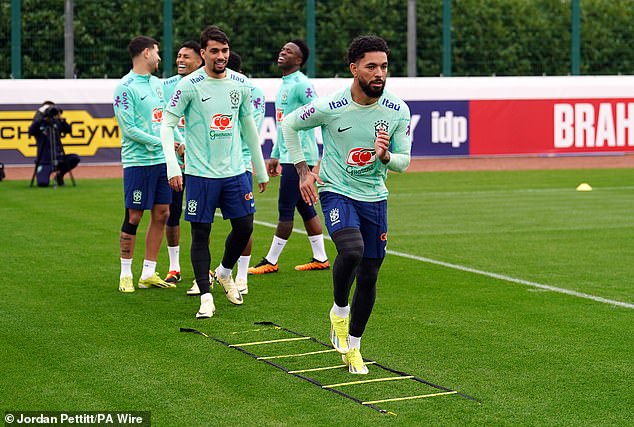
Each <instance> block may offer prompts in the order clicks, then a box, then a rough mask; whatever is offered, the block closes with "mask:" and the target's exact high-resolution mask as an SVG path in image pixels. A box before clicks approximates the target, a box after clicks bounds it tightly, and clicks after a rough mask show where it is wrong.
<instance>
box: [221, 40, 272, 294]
mask: <svg viewBox="0 0 634 427" xmlns="http://www.w3.org/2000/svg"><path fill="white" fill-rule="evenodd" d="M228 67H229V70H228V72H232V70H233V71H237V72H238V73H242V58H241V57H240V55H238V53H236V52H233V51H231V52H230V54H229V62H228ZM251 103H252V104H253V120H254V121H255V127H256V128H257V130H258V133H259V131H260V129H261V128H262V122H263V121H264V113H265V111H264V110H265V106H266V102H265V99H264V92H263V91H262V89H260V88H259V87H257V86H255V85H254V84H251ZM240 136H241V139H242V162H243V164H244V168H245V169H246V170H247V175H248V177H249V182H251V183H252V182H253V181H252V180H253V178H252V174H253V167H252V164H251V152H250V151H249V147H248V146H247V145H246V142H245V141H244V137H243V136H242V134H241V135H240ZM258 141H259V139H258ZM252 245H253V240H252V239H251V238H249V241H248V242H247V246H246V247H245V248H244V250H243V251H242V254H241V255H240V258H238V269H237V271H236V286H237V287H238V291H240V293H241V294H242V295H246V294H248V293H249V287H248V279H247V273H248V270H249V262H250V261H251V248H252Z"/></svg>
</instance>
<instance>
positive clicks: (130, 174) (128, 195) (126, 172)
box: [119, 167, 147, 292]
mask: <svg viewBox="0 0 634 427" xmlns="http://www.w3.org/2000/svg"><path fill="white" fill-rule="evenodd" d="M145 189H146V183H145V171H144V169H143V168H142V167H129V168H123V199H124V206H125V213H124V218H123V224H122V225H121V233H120V235H119V256H120V262H121V273H120V275H119V291H121V292H134V284H133V280H132V276H133V275H132V256H133V254H134V248H135V246H136V233H137V228H138V226H139V223H140V222H141V218H142V217H143V210H144V209H145V207H146V203H145V202H146V199H147V194H146V193H147V192H146V191H145ZM144 196H145V197H144Z"/></svg>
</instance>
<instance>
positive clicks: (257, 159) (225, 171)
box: [161, 25, 268, 318]
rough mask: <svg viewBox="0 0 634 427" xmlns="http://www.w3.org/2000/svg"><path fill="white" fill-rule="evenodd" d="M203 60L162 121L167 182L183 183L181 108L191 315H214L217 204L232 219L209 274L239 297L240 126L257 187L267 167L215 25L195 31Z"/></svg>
mask: <svg viewBox="0 0 634 427" xmlns="http://www.w3.org/2000/svg"><path fill="white" fill-rule="evenodd" d="M200 39H201V40H200V45H201V47H202V50H201V53H202V56H203V60H204V61H205V66H204V67H203V68H201V69H199V70H197V71H194V72H193V73H192V74H190V75H189V76H187V77H186V78H184V79H182V80H181V81H180V82H179V83H178V84H177V85H176V90H175V91H174V95H172V98H171V99H170V101H169V102H168V106H167V113H166V114H165V118H164V120H163V124H162V127H161V139H162V140H163V151H164V152H165V156H166V160H167V176H168V178H169V183H170V187H172V189H174V190H182V181H183V180H182V176H181V170H180V167H179V166H178V163H177V161H176V154H175V153H174V132H173V131H174V126H176V124H177V122H178V120H179V118H180V117H181V115H183V114H184V115H185V134H186V136H187V149H186V150H185V175H186V176H187V194H186V206H187V209H186V211H185V220H186V221H189V222H190V223H191V230H192V245H191V251H190V254H191V261H192V266H193V269H194V275H195V277H196V283H197V284H198V287H199V289H200V308H199V310H198V313H196V317H197V318H208V317H211V316H213V314H214V312H215V310H216V307H215V305H214V301H213V297H212V295H211V293H210V283H209V266H210V263H211V255H210V252H209V236H210V233H211V224H212V223H213V221H214V214H215V211H216V208H217V207H219V208H220V210H221V212H222V215H223V218H225V219H229V220H230V221H231V232H230V233H229V236H227V239H226V241H225V252H224V256H223V259H222V262H221V264H220V266H219V267H218V268H216V270H215V271H214V280H215V281H217V282H219V283H220V284H221V285H222V287H223V288H224V290H225V294H226V296H227V299H229V301H230V302H231V303H233V304H236V305H240V304H242V303H243V299H242V295H241V294H240V292H239V291H238V290H237V288H236V285H235V282H234V281H233V277H232V275H231V274H232V272H231V270H232V269H233V266H234V265H235V264H236V262H237V260H238V258H239V257H240V254H241V252H242V250H243V249H244V248H245V246H246V244H247V242H248V241H249V237H251V233H252V231H253V213H254V212H255V201H254V200H253V192H252V191H251V184H250V182H249V181H248V176H247V174H246V170H245V168H244V164H243V162H242V143H241V139H240V132H242V133H243V136H244V139H245V142H246V143H247V145H248V147H249V149H250V151H251V155H252V156H253V163H254V169H255V172H256V177H257V180H258V187H259V190H260V192H262V191H264V190H265V189H266V184H267V182H268V175H267V174H266V166H265V164H264V158H263V157H262V150H261V149H260V144H259V139H258V132H257V129H256V126H255V122H254V121H253V111H252V109H253V107H252V104H251V88H250V83H249V82H248V79H247V78H246V76H244V75H242V74H239V73H228V72H227V69H226V65H227V60H228V59H229V38H228V37H227V35H226V34H225V33H224V32H223V31H222V30H221V29H220V28H218V27H217V26H215V25H212V26H209V27H207V28H205V29H204V30H203V32H202V33H201V37H200Z"/></svg>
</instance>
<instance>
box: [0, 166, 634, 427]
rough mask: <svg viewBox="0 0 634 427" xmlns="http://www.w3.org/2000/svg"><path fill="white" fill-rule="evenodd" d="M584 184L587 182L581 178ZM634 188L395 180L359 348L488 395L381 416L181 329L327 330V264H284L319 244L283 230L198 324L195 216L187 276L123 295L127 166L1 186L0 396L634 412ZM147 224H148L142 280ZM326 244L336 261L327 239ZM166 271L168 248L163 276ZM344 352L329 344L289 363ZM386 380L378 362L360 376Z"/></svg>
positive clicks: (344, 415)
mask: <svg viewBox="0 0 634 427" xmlns="http://www.w3.org/2000/svg"><path fill="white" fill-rule="evenodd" d="M581 182H588V183H590V184H591V185H592V186H593V188H594V190H593V191H592V192H589V193H580V192H576V191H575V187H576V186H577V185H578V184H579V183H581ZM633 183H634V170H633V169H615V170H609V169H608V170H568V171H561V170H560V171H522V172H451V173H449V172H445V173H411V174H404V175H392V176H390V179H389V180H388V186H389V187H390V190H391V192H392V193H391V196H390V208H389V216H390V221H389V222H390V232H389V237H390V240H389V245H388V250H390V251H391V252H392V253H391V254H390V255H388V257H387V259H386V261H385V263H384V267H383V269H382V270H381V275H380V278H379V289H378V297H377V303H376V306H375V310H374V313H373V315H372V318H371V319H370V324H369V325H368V329H367V330H366V334H365V335H364V337H363V343H362V350H363V355H364V357H366V358H368V359H373V360H376V361H378V362H380V363H382V364H385V365H387V366H389V367H392V368H395V369H399V370H402V371H405V372H407V373H410V374H412V375H416V376H418V377H421V378H424V379H426V380H428V381H430V382H433V383H436V384H439V385H442V386H445V387H448V388H451V389H455V390H458V391H460V392H462V393H465V394H468V395H470V396H473V397H475V398H477V399H479V400H480V401H481V403H477V402H473V401H471V400H468V399H465V398H462V397H460V396H457V395H447V396H438V397H432V398H425V399H418V400H410V401H401V402H391V403H383V404H379V405H378V406H380V407H381V408H384V409H386V410H389V411H392V412H394V413H396V414H397V416H391V415H382V414H379V413H378V412H376V411H374V410H372V409H369V408H366V407H363V406H362V405H360V404H358V403H355V402H353V401H351V400H348V399H345V398H343V397H341V396H338V395H336V394H334V393H331V392H328V391H325V390H321V389H320V388H319V387H316V386H315V385H312V384H310V383H308V382H306V381H303V380H301V379H299V378H296V377H293V376H291V375H288V374H286V373H284V372H282V371H280V370H277V369H275V368H273V367H271V366H269V365H267V364H265V363H262V362H259V361H256V360H255V359H253V358H250V357H248V356H246V355H244V354H242V353H240V352H239V351H236V350H235V349H231V348H228V347H226V346H223V345H221V344H219V343H217V342H214V341H213V340H210V339H206V338H204V337H202V336H200V335H196V334H186V333H181V332H179V328H181V327H187V328H196V329H198V330H200V331H203V332H205V333H207V334H209V335H212V336H214V337H218V338H220V339H223V340H226V341H228V342H231V343H241V342H247V341H262V340H269V339H277V338H286V337H289V336H288V334H284V333H282V332H280V331H276V330H266V331H258V332H245V333H241V334H232V332H240V331H248V330H252V329H258V328H257V327H256V326H254V324H253V323H254V322H257V321H272V322H276V323H278V324H280V325H282V326H285V327H287V328H289V329H292V330H296V331H299V332H301V333H304V334H306V335H310V336H313V337H316V338H318V339H320V340H322V341H328V320H327V319H328V318H327V315H328V310H329V308H330V306H331V304H332V297H331V293H332V291H331V287H332V285H331V279H330V272H326V271H325V272H308V273H300V272H295V271H293V269H292V267H293V265H295V264H297V263H300V262H304V261H306V260H307V259H308V258H309V257H310V250H309V245H308V242H307V239H306V237H305V236H303V235H301V234H299V233H295V234H293V236H292V238H291V239H290V241H289V243H288V245H287V248H286V249H285V251H284V253H283V255H282V258H281V260H280V273H278V274H274V275H268V276H264V277H255V278H253V277H252V278H251V279H250V282H249V285H250V287H249V290H250V291H249V295H247V296H246V298H245V299H246V302H245V304H244V305H243V306H240V307H237V306H232V305H231V304H230V303H229V302H228V301H227V300H226V298H225V297H224V296H223V295H222V293H221V291H220V290H219V289H216V290H214V297H215V300H216V306H217V311H216V316H214V317H213V318H212V319H208V320H202V321H197V320H196V319H194V313H195V312H196V310H197V308H198V299H197V298H192V297H187V296H186V295H185V289H186V288H187V287H188V286H189V284H190V283H191V279H192V270H191V265H190V263H189V259H188V252H189V251H188V248H189V226H188V225H187V224H186V225H185V227H184V228H183V230H184V232H183V236H184V238H183V242H182V248H183V250H182V254H181V262H182V266H183V275H184V281H183V282H182V284H180V286H179V287H178V288H177V289H167V290H158V289H157V290H155V289H150V290H140V291H137V292H135V293H134V294H129V295H124V294H120V293H119V292H117V285H118V276H119V261H118V230H119V229H120V225H121V221H122V217H123V207H122V184H121V181H120V180H82V181H80V182H79V183H78V186H77V187H76V188H73V187H64V188H58V189H56V190H53V189H31V188H28V186H27V184H28V183H27V182H26V181H9V182H2V183H0V216H1V219H2V221H0V236H1V241H2V244H1V245H0V259H1V260H2V265H3V273H4V276H3V280H2V281H1V284H0V364H1V366H2V375H0V404H1V405H0V409H2V411H5V410H36V411H44V410H64V411H98V410H111V411H114V410H136V411H151V413H152V423H153V425H157V426H211V425H213V426H216V425H236V426H243V425H253V426H287V425H288V426H290V425H293V426H297V425H301V426H305V425H306V426H322V425H323V426H341V425H364V426H365V425H367V426H370V425H404V426H405V425H406V426H421V425H433V426H436V425H438V426H462V425H477V426H483V425H486V426H489V425H501V426H504V425H521V426H535V425H548V426H567V425H570V426H583V425H588V426H597V425H604V426H626V425H633V424H634V410H633V408H634V375H633V373H634V289H633V283H634V279H633V278H634V256H633V253H634V252H633V250H632V248H633V247H634V246H633V241H634V213H633V212H634V184H633ZM276 185H277V180H273V183H272V186H271V187H270V190H268V191H267V192H266V193H265V194H263V195H259V196H257V198H256V200H257V208H258V213H257V214H256V220H258V221H260V223H259V224H258V225H256V227H255V233H254V251H253V261H254V262H257V260H258V259H259V257H261V256H262V255H264V254H265V253H266V251H267V249H268V246H269V244H270V241H271V237H272V233H273V230H272V229H271V228H270V227H269V226H267V225H266V224H267V223H275V222H276V195H277V193H276V192H277V187H276ZM298 225H299V224H298ZM146 227H147V218H144V220H143V223H142V226H141V227H139V230H142V231H141V233H140V234H139V239H138V244H137V248H136V252H135V257H134V266H133V269H134V273H135V281H136V280H137V279H138V276H139V274H140V270H141V262H142V259H143V240H144V230H145V228H146ZM227 230H228V228H227V225H226V224H225V223H224V221H221V220H218V222H217V223H215V225H214V228H213V229H212V256H213V261H212V263H213V265H217V263H218V261H219V259H220V257H221V252H222V247H223V243H224V237H225V236H226V233H227ZM327 250H328V253H329V254H330V256H331V259H334V255H335V250H334V247H333V245H332V243H331V242H330V241H328V242H327ZM394 252H397V253H398V254H400V255H398V254H395V253H394ZM436 261H438V262H443V263H447V265H439V264H437V263H435V262H436ZM167 266H168V263H167V251H166V250H165V249H164V248H163V249H162V250H161V254H160V258H159V263H158V270H159V272H161V274H164V273H165V271H166V267H167ZM468 269H472V270H477V271H467V270H468ZM490 274H497V275H499V276H496V277H492V276H491V275H490ZM522 281H523V282H522ZM518 282H521V283H518ZM539 285H544V286H550V287H553V288H551V290H548V289H545V288H544V287H543V286H542V287H540V286H539ZM559 290H561V291H559ZM564 290H567V291H573V292H574V293H575V294H572V295H571V294H565V293H562V292H563V291H564ZM595 297H596V298H604V299H607V300H611V301H614V302H620V303H622V304H621V305H614V304H610V303H609V301H608V302H607V303H606V302H605V301H598V300H596V298H595ZM592 298H595V299H592ZM257 347H258V348H257V349H255V348H253V351H254V352H257V353H258V354H266V355H274V354H285V353H296V352H304V351H312V350H319V349H320V348H319V346H316V345H314V344H313V345H311V344H309V343H307V342H304V341H298V342H289V343H284V344H282V343H280V344H270V345H263V346H257ZM337 362H338V359H337V356H336V355H334V354H333V353H325V354H320V355H315V356H309V357H305V358H301V359H298V360H288V361H285V362H284V363H285V364H287V366H289V367H290V368H291V369H303V368H310V367H316V366H327V365H333V364H336V363H337ZM313 376H314V378H316V379H317V380H318V381H320V382H322V383H323V384H330V383H339V382H346V381H353V380H358V379H359V378H358V377H356V376H355V377H352V376H351V375H349V374H348V373H347V372H346V371H343V370H334V371H324V372H321V373H315V374H314V375H313ZM381 376H385V373H384V372H381V370H380V369H377V368H376V367H374V368H373V367H372V366H370V375H369V376H368V377H369V378H378V377H381ZM363 379H366V378H363ZM342 390H344V389H342ZM345 391H346V392H348V393H350V394H354V395H356V396H358V397H360V398H362V399H369V400H374V399H384V398H390V397H397V396H408V395H414V394H427V393H433V392H436V391H438V390H434V389H431V388H430V387H427V386H424V385H422V384H416V383H413V382H408V381H392V382H385V383H376V384H372V385H354V386H349V387H347V388H346V389H345Z"/></svg>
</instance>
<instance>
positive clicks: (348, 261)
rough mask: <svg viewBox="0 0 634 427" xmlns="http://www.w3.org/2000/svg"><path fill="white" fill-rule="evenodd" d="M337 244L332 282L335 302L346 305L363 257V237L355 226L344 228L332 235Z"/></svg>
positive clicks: (341, 305) (342, 305) (340, 305)
mask: <svg viewBox="0 0 634 427" xmlns="http://www.w3.org/2000/svg"><path fill="white" fill-rule="evenodd" d="M332 241H333V242H335V246H337V257H336V258H335V262H334V263H333V266H332V283H333V293H334V297H335V304H337V305H338V306H339V307H345V306H347V305H348V297H349V295H350V288H351V287H352V282H353V281H354V277H355V275H356V274H357V268H358V267H359V263H360V262H361V259H362V257H363V248H364V246H363V237H362V236H361V232H360V231H359V230H358V229H356V228H344V229H343V230H339V231H337V232H336V233H334V234H333V235H332Z"/></svg>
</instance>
